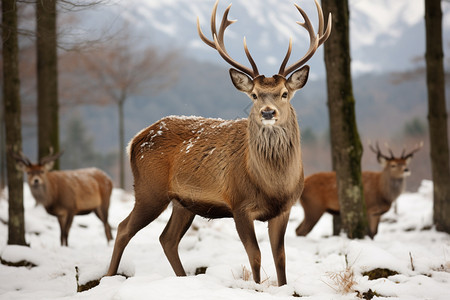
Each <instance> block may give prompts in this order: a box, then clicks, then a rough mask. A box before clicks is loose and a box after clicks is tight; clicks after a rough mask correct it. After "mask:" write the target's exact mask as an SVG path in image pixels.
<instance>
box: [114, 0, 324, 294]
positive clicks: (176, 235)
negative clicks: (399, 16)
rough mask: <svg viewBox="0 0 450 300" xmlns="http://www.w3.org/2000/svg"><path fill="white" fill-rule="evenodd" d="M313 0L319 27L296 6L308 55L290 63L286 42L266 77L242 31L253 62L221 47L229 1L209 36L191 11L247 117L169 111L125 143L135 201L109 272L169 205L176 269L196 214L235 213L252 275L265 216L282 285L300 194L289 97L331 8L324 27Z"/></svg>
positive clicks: (168, 243) (168, 240) (170, 255)
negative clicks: (258, 227)
mask: <svg viewBox="0 0 450 300" xmlns="http://www.w3.org/2000/svg"><path fill="white" fill-rule="evenodd" d="M315 1H316V0H315ZM315 3H316V7H317V11H318V15H319V29H318V32H317V33H315V32H314V28H313V26H312V24H311V22H310V20H309V18H308V16H307V14H306V13H305V12H304V11H303V10H302V9H301V8H300V7H299V6H297V5H296V8H297V10H298V11H299V12H300V14H301V15H302V16H303V18H304V21H305V22H304V23H300V22H298V24H300V25H301V26H303V27H304V28H305V29H306V30H307V31H308V33H309V36H310V46H309V49H308V51H307V53H306V54H305V55H304V56H303V57H302V58H301V59H299V60H298V61H297V62H295V63H293V64H292V65H290V66H289V67H286V64H287V62H288V60H289V56H290V54H291V50H292V42H291V41H290V42H289V48H288V51H287V54H286V56H285V58H284V60H283V62H282V64H281V67H280V69H279V72H278V74H276V75H274V76H273V77H270V78H266V77H264V76H263V75H260V74H259V72H258V68H257V66H256V64H255V62H254V60H253V58H252V56H251V55H250V53H249V51H248V48H247V44H246V42H245V38H244V50H245V53H246V55H247V58H248V60H249V62H250V65H251V67H252V68H251V69H250V68H248V67H246V66H244V65H242V64H240V63H238V62H236V61H235V60H233V59H232V58H231V57H230V55H229V54H228V52H227V51H226V49H225V44H224V32H225V29H226V28H227V27H228V26H229V25H231V24H232V23H234V22H235V21H230V20H228V13H229V10H230V7H231V5H230V6H228V7H227V8H226V10H225V12H224V14H223V18H222V21H221V24H220V29H219V32H217V31H216V22H215V18H216V10H217V6H218V1H217V2H216V3H215V5H214V8H213V11H212V16H211V31H212V40H210V39H208V38H207V37H206V36H205V35H204V34H203V32H202V30H201V29H200V23H199V19H198V18H197V30H198V33H199V36H200V38H201V40H202V41H203V42H205V43H206V44H207V45H208V46H210V47H211V48H213V49H215V50H216V51H217V52H218V53H219V54H220V56H221V57H222V58H223V59H224V60H225V61H226V62H228V63H229V64H230V65H231V66H232V67H234V68H231V69H230V71H229V72H230V76H231V81H232V83H233V84H234V86H235V87H236V88H237V89H238V90H239V91H241V92H243V93H245V94H246V95H247V96H248V97H250V99H251V100H252V101H253V106H252V108H251V112H250V115H249V117H248V118H247V119H241V120H232V121H230V120H229V121H224V120H220V119H210V118H202V117H166V118H163V119H161V120H159V121H157V122H156V123H155V124H153V125H151V126H149V127H147V128H145V129H143V130H142V131H141V132H139V133H138V134H137V135H136V136H135V137H134V138H133V139H132V140H131V141H130V143H129V145H128V154H129V157H130V164H131V168H132V172H133V176H134V190H135V197H136V202H135V206H134V208H133V210H132V211H131V213H130V214H129V216H128V217H126V218H125V219H124V220H123V221H122V222H121V223H120V225H119V227H118V232H117V238H116V242H115V245H114V250H113V254H112V258H111V263H110V266H109V270H108V273H107V275H108V276H111V275H114V274H116V273H117V269H118V266H119V263H120V259H121V256H122V254H123V251H124V249H125V247H126V246H127V244H128V243H129V241H130V239H131V238H132V237H133V236H134V235H135V234H136V233H137V232H138V231H139V230H140V229H142V228H143V227H145V226H147V225H148V224H149V223H150V222H152V221H153V220H154V219H155V218H157V217H158V216H159V215H160V214H161V212H162V211H164V210H165V209H166V208H167V206H168V205H169V203H172V215H171V217H170V220H169V222H168V223H167V225H166V227H165V229H164V231H163V232H162V234H161V236H160V242H161V245H162V247H163V250H164V253H165V255H166V257H167V259H168V261H169V262H170V264H171V266H172V268H173V270H174V272H175V274H176V275H177V276H186V272H185V270H184V268H183V266H182V264H181V261H180V258H179V255H178V244H179V242H180V240H181V238H182V237H183V235H184V234H185V232H186V231H187V229H188V228H189V227H190V225H191V223H192V221H193V219H194V217H195V215H200V216H202V217H205V218H210V219H214V218H224V217H232V218H234V220H235V225H236V230H237V232H238V235H239V237H240V239H241V241H242V243H243V245H244V248H245V250H246V252H247V255H248V258H249V260H250V265H251V269H252V273H253V279H254V280H255V282H257V283H259V282H260V265H261V253H260V250H259V247H258V243H257V240H256V236H255V230H254V220H260V221H268V233H269V238H270V243H271V247H272V252H273V257H274V261H275V265H276V271H277V279H278V284H279V285H280V286H281V285H284V284H286V274H285V251H284V234H285V230H286V226H287V222H288V218H289V213H290V209H291V206H292V205H293V204H294V203H295V201H296V199H298V198H299V197H300V195H301V193H302V190H303V178H304V177H303V165H302V155H301V149H300V129H299V126H298V123H297V116H296V112H295V110H294V108H293V107H292V105H291V104H290V100H291V99H292V97H293V96H294V94H295V92H296V91H297V90H299V89H301V88H302V87H303V86H304V85H305V84H306V81H307V79H308V74H309V66H307V65H305V66H304V64H305V63H306V62H307V61H308V60H309V59H310V58H311V57H312V56H313V55H314V53H315V51H316V50H317V48H318V47H319V46H320V45H321V44H323V43H324V42H325V40H326V39H327V38H328V36H329V34H330V31H331V15H330V16H329V20H328V25H327V26H326V30H324V29H325V27H324V20H323V14H322V9H321V7H320V5H319V4H318V2H317V1H316V2H315ZM291 73H292V74H291ZM289 74H291V75H290V76H289V77H287V76H288V75H289Z"/></svg>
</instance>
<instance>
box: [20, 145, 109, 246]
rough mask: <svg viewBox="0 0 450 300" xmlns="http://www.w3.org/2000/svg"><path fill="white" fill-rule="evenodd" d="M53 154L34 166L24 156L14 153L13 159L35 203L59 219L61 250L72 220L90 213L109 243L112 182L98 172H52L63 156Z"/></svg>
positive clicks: (79, 170) (65, 242)
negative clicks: (103, 230)
mask: <svg viewBox="0 0 450 300" xmlns="http://www.w3.org/2000/svg"><path fill="white" fill-rule="evenodd" d="M52 152H53V151H50V154H49V155H47V156H45V157H43V158H42V159H41V160H40V161H39V163H37V164H33V163H31V161H30V160H29V159H28V158H27V157H26V156H25V155H24V154H23V153H20V154H17V153H15V154H13V156H14V158H15V160H16V167H17V169H19V170H20V171H23V172H25V173H27V180H28V185H29V187H30V190H31V194H32V195H33V197H34V199H35V200H36V202H37V203H39V204H42V205H43V206H44V208H45V210H46V211H47V213H49V214H50V215H52V216H56V217H57V218H58V222H59V227H60V230H61V238H60V240H61V246H68V243H67V239H68V236H69V230H70V227H71V225H72V221H73V217H74V216H75V215H84V214H88V213H90V212H92V211H94V212H95V214H96V215H97V217H98V218H99V219H100V220H101V221H102V223H103V225H104V227H105V234H106V239H107V240H108V242H109V241H110V240H112V235H111V227H110V226H109V224H108V209H109V201H110V196H111V191H112V187H113V184H112V181H111V179H110V178H109V177H108V175H106V174H105V173H104V172H103V171H101V170H99V169H97V168H86V169H77V170H67V171H51V170H52V168H53V165H54V162H55V160H57V159H58V158H59V157H60V156H61V154H62V153H61V152H59V153H57V154H53V153H52ZM50 171H51V172H50Z"/></svg>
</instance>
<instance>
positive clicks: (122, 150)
mask: <svg viewBox="0 0 450 300" xmlns="http://www.w3.org/2000/svg"><path fill="white" fill-rule="evenodd" d="M124 104H125V97H121V99H120V101H119V102H118V108H119V187H120V188H121V189H125V116H124V111H123V109H124Z"/></svg>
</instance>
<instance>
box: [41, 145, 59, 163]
mask: <svg viewBox="0 0 450 300" xmlns="http://www.w3.org/2000/svg"><path fill="white" fill-rule="evenodd" d="M62 154H63V151H60V152H58V153H56V154H53V147H50V149H49V154H48V155H47V156H44V157H43V158H41V159H40V160H39V164H40V165H45V164H48V163H49V162H52V161H55V160H57V159H58V158H59V157H60V156H61V155H62Z"/></svg>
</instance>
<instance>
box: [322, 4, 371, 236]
mask: <svg viewBox="0 0 450 300" xmlns="http://www.w3.org/2000/svg"><path fill="white" fill-rule="evenodd" d="M322 4H323V9H324V11H325V12H331V13H332V15H333V24H332V26H333V29H332V32H331V35H330V37H329V39H328V40H327V42H326V43H325V66H326V70H327V89H328V112H329V117H330V137H331V148H332V162H333V169H334V170H335V171H336V175H337V187H338V196H339V205H340V215H341V222H342V229H343V230H344V231H345V232H346V233H347V236H348V237H349V238H363V237H364V236H365V235H366V234H367V233H368V224H367V217H366V209H365V202H364V193H363V186H362V179H361V156H362V146H361V141H360V139H359V134H358V129H357V126H356V119H355V99H354V97H353V91H352V77H351V71H350V45H349V9H348V1H347V0H344V1H342V0H322Z"/></svg>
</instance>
